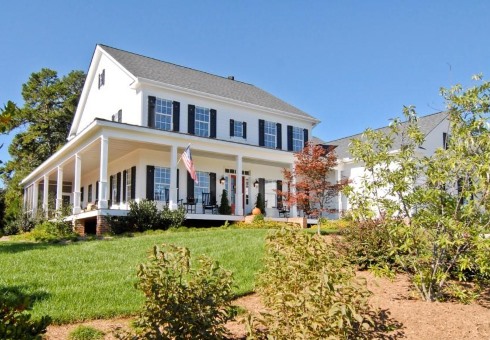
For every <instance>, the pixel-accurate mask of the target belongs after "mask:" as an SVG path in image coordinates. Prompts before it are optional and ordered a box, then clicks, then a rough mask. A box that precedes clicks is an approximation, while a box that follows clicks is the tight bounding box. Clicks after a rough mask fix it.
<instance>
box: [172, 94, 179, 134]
mask: <svg viewBox="0 0 490 340" xmlns="http://www.w3.org/2000/svg"><path fill="white" fill-rule="evenodd" d="M172 106H173V108H172V111H173V112H172V114H173V125H174V126H173V131H176V132H179V131H180V103H179V102H176V101H174V102H172Z"/></svg>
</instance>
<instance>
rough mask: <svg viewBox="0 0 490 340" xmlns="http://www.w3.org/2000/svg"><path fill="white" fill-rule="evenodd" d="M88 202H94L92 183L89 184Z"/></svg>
mask: <svg viewBox="0 0 490 340" xmlns="http://www.w3.org/2000/svg"><path fill="white" fill-rule="evenodd" d="M87 202H89V203H91V202H92V184H89V185H88V193H87Z"/></svg>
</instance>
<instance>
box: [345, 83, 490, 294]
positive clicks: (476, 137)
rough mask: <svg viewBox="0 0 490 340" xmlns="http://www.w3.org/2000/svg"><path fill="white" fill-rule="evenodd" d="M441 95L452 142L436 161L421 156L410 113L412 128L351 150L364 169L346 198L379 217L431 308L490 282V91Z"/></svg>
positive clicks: (369, 137) (409, 111) (480, 87)
mask: <svg viewBox="0 0 490 340" xmlns="http://www.w3.org/2000/svg"><path fill="white" fill-rule="evenodd" d="M476 80H477V81H480V79H479V77H477V78H476ZM442 94H443V96H444V98H445V99H446V102H447V115H448V120H449V126H450V128H449V133H450V137H449V139H448V140H447V145H446V146H445V147H443V148H438V149H437V150H436V151H435V153H434V154H433V155H430V156H422V155H421V154H420V149H419V147H420V146H421V145H422V143H423V141H424V138H425V136H424V135H423V133H422V132H421V130H420V129H419V126H418V124H417V115H416V113H415V110H414V109H413V108H412V107H407V108H405V112H404V113H405V118H406V120H407V123H406V124H400V122H399V121H397V120H395V121H394V122H393V124H392V125H391V130H390V132H389V133H388V134H384V133H381V132H380V131H373V130H368V131H366V132H365V133H364V136H363V138H361V139H357V140H353V141H352V144H351V149H350V151H351V153H352V155H353V157H354V158H355V159H356V160H357V161H359V162H362V163H363V164H364V165H365V169H366V176H365V177H364V178H362V179H361V181H360V182H361V185H360V188H358V190H353V189H352V188H351V190H350V191H349V192H348V194H349V197H350V200H351V203H352V205H353V206H354V207H356V208H357V210H356V211H355V213H356V214H354V216H357V217H358V218H360V219H367V218H371V217H372V215H371V212H372V211H373V210H374V211H377V212H378V214H379V216H380V217H381V221H382V222H381V223H382V225H383V226H384V227H385V228H387V229H388V234H389V235H390V237H391V240H390V245H391V249H390V253H391V254H394V256H395V258H396V262H397V264H398V265H399V266H401V267H402V268H403V269H404V270H405V271H406V272H407V273H408V274H409V275H410V277H411V278H412V282H413V284H414V287H415V288H416V289H417V290H418V292H419V293H420V295H421V297H422V298H423V299H425V300H428V301H433V300H436V299H438V298H440V297H441V296H442V295H443V294H444V293H445V292H450V291H451V290H453V291H454V290H455V289H456V287H458V286H455V285H452V283H451V282H455V281H458V280H461V281H464V280H469V279H472V278H474V277H483V278H485V277H488V276H489V275H490V240H489V239H485V237H484V235H485V234H488V233H490V128H489V126H490V125H489V116H490V83H489V82H486V81H481V82H480V83H478V84H477V85H476V86H474V87H472V88H469V89H463V88H462V87H461V86H455V87H453V88H450V89H443V90H442ZM397 140H401V141H402V143H401V147H400V148H399V150H398V151H397V152H393V151H392V150H393V149H394V148H397V147H396V144H395V141H397ZM451 287H452V288H451ZM457 289H460V288H457ZM459 295H461V293H459Z"/></svg>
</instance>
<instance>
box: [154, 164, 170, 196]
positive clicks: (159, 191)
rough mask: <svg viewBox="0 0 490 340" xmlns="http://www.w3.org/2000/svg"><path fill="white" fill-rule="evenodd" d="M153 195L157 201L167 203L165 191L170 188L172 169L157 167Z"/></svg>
mask: <svg viewBox="0 0 490 340" xmlns="http://www.w3.org/2000/svg"><path fill="white" fill-rule="evenodd" d="M154 178H155V180H154V182H153V195H154V199H155V201H166V200H167V197H165V189H168V188H170V168H162V167H159V166H156V167H155V176H154Z"/></svg>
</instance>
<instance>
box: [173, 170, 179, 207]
mask: <svg viewBox="0 0 490 340" xmlns="http://www.w3.org/2000/svg"><path fill="white" fill-rule="evenodd" d="M179 181H180V171H179V169H177V202H178V201H179V197H180V192H179ZM174 203H175V202H174Z"/></svg>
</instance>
